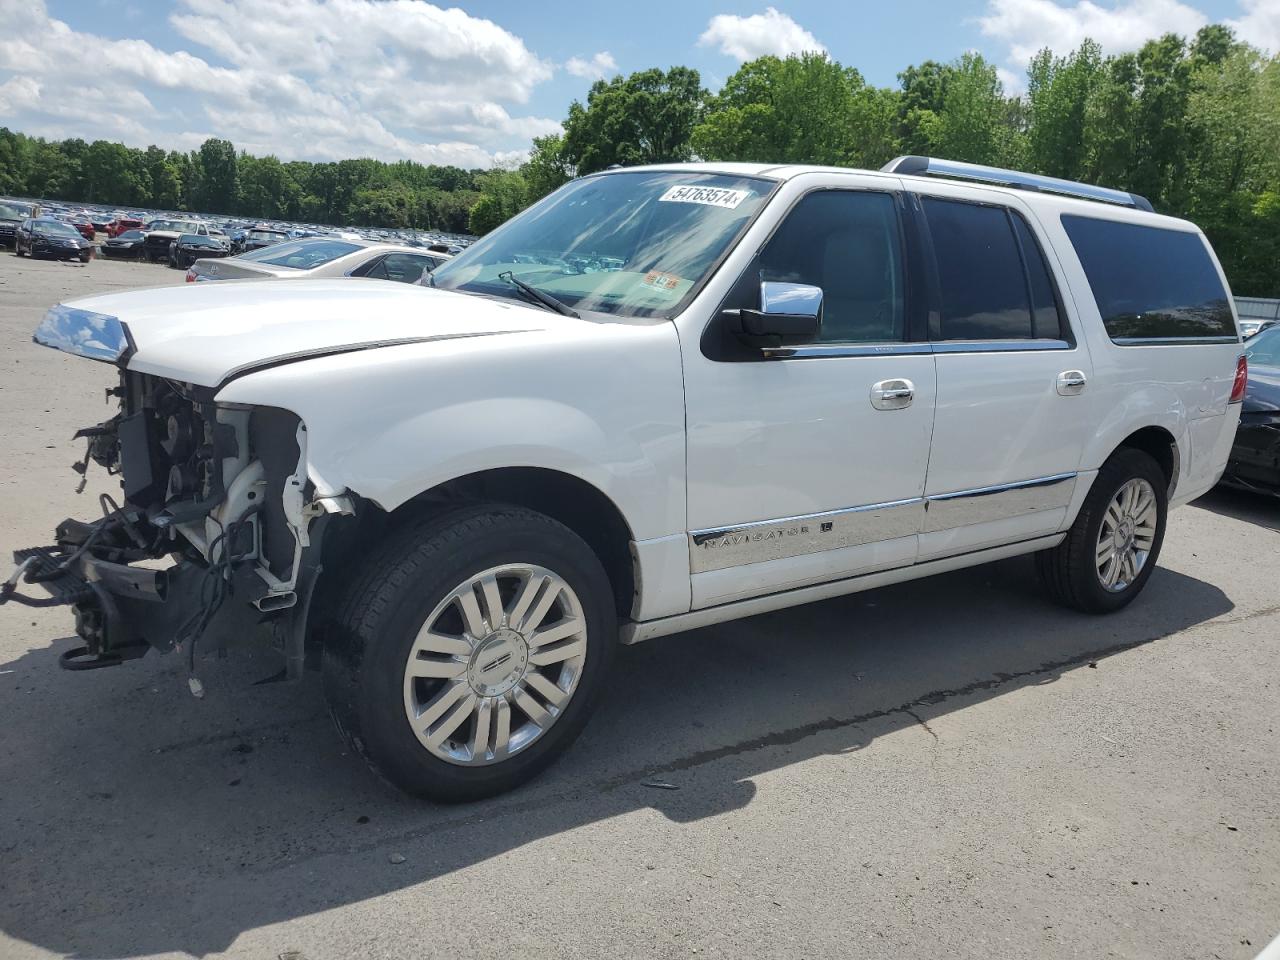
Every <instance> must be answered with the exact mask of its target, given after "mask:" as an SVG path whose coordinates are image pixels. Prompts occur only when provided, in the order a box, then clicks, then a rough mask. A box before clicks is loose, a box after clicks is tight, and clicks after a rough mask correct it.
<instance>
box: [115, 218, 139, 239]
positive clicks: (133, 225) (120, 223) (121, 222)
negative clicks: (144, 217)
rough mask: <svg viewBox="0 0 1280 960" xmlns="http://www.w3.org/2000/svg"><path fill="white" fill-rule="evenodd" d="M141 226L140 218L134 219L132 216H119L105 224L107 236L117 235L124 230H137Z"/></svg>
mask: <svg viewBox="0 0 1280 960" xmlns="http://www.w3.org/2000/svg"><path fill="white" fill-rule="evenodd" d="M140 227H142V221H141V220H134V219H133V218H132V217H119V218H117V219H115V220H112V221H111V222H110V223H108V224H107V236H108V237H118V236H120V234H122V233H124V232H125V231H126V230H137V229H139V228H140Z"/></svg>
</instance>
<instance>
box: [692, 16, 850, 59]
mask: <svg viewBox="0 0 1280 960" xmlns="http://www.w3.org/2000/svg"><path fill="white" fill-rule="evenodd" d="M698 46H700V47H719V48H720V52H721V53H723V54H725V55H726V56H730V57H734V58H736V59H738V60H741V61H744V62H745V61H747V60H754V59H755V58H756V57H763V56H766V55H770V54H772V55H773V56H775V57H785V56H788V55H789V54H798V53H805V52H813V53H826V52H827V48H826V47H824V46H823V45H822V44H820V43H819V42H818V39H817V37H815V36H814V35H813V34H812V33H810V32H809V31H808V30H806V29H805V28H804V27H802V26H800V24H798V23H796V22H795V21H794V20H792V19H791V18H790V17H789V16H787V15H786V14H785V13H779V12H778V11H777V10H776V9H774V8H773V7H768V8H767V9H766V10H765V12H764V13H757V14H753V15H752V16H749V17H739V16H736V15H734V14H731V13H721V14H717V15H716V16H714V17H712V18H711V22H710V23H708V24H707V29H706V31H705V32H704V33H703V34H702V36H700V37H699V38H698Z"/></svg>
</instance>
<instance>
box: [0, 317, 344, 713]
mask: <svg viewBox="0 0 1280 960" xmlns="http://www.w3.org/2000/svg"><path fill="white" fill-rule="evenodd" d="M41 342H45V341H41ZM49 345H55V344H49ZM60 348H62V349H65V347H60ZM75 352H80V353H83V350H79V349H78V350H76V351H75ZM97 358H99V359H108V358H107V357H105V356H102V357H97ZM114 359H116V360H117V362H118V361H119V359H120V355H119V354H117V356H116V357H115V358H114ZM109 393H110V394H112V395H114V396H116V397H118V398H119V402H120V411H119V413H117V414H116V415H115V416H113V417H111V418H110V419H109V420H107V421H105V422H103V423H101V424H98V425H96V426H93V427H90V428H86V429H85V430H82V431H80V432H79V433H78V434H77V436H79V437H83V438H85V439H86V443H87V451H86V455H85V459H84V461H83V462H82V463H81V464H78V465H77V467H76V469H77V470H78V471H79V472H81V473H84V472H85V471H86V470H87V469H88V468H89V465H90V464H91V463H96V464H97V465H99V466H100V467H102V468H104V469H106V470H107V471H108V473H110V474H118V475H119V477H120V482H121V488H122V491H123V498H122V502H121V503H119V504H117V503H116V501H115V500H113V499H112V498H111V497H109V496H107V495H105V494H104V495H103V496H102V497H101V498H100V503H101V506H102V511H103V516H102V517H100V518H99V519H97V520H94V521H92V522H81V521H78V520H71V519H68V520H65V521H63V523H61V524H60V525H59V526H58V528H57V532H56V535H55V541H56V542H55V543H54V544H53V545H52V546H47V547H38V548H32V549H28V550H20V551H16V552H15V555H14V558H15V560H16V561H17V562H18V569H17V570H16V571H15V573H14V575H13V576H12V577H10V579H9V581H8V582H6V583H5V584H4V585H3V586H0V602H4V601H6V600H9V601H14V602H19V603H24V604H28V605H33V606H50V605H55V604H59V603H67V604H70V605H71V606H72V607H73V609H74V611H75V623H76V633H77V634H78V635H79V636H80V638H81V639H82V640H83V641H84V645H83V646H82V647H79V648H77V649H74V650H70V651H67V652H66V653H64V654H63V656H62V664H63V666H65V667H67V668H68V669H81V670H83V669H92V668H96V667H102V666H109V665H113V664H117V663H121V662H122V661H124V660H127V659H130V658H134V657H138V656H141V655H142V654H143V653H145V652H146V651H147V650H149V649H152V648H154V649H157V650H161V651H170V650H173V649H175V648H179V647H184V646H185V649H186V651H187V654H188V656H189V658H190V663H191V666H192V670H193V673H192V690H193V692H196V693H199V690H200V687H199V682H198V681H197V680H195V677H194V664H195V652H196V647H197V644H199V645H200V647H201V649H210V648H213V649H224V648H225V647H227V646H228V645H230V644H231V643H233V642H234V643H239V642H243V641H245V640H248V639H251V638H256V637H261V636H265V637H267V638H269V639H271V640H273V641H274V642H275V643H276V644H277V645H278V646H279V647H280V649H281V650H282V652H283V653H284V655H285V670H284V673H285V675H286V676H288V677H296V676H297V675H298V674H299V673H300V672H301V670H302V666H303V659H304V651H305V638H306V630H307V611H308V609H309V607H310V599H311V591H312V590H313V588H314V586H315V583H316V579H317V577H318V575H319V573H320V565H319V559H318V558H319V554H320V551H319V541H320V538H321V537H322V536H323V532H324V529H325V527H326V525H327V523H328V522H329V519H330V518H331V517H332V516H333V515H335V514H349V513H351V511H352V507H351V503H350V501H348V500H347V498H345V497H326V498H317V497H316V496H315V491H314V488H313V486H312V485H311V483H310V482H309V481H308V479H307V474H306V443H307V437H306V427H305V426H304V425H303V424H302V422H301V421H300V420H299V418H298V417H297V416H295V415H294V414H292V413H290V412H288V411H286V410H280V409H275V408H268V407H248V406H244V405H238V404H219V403H217V402H216V401H215V400H214V390H212V389H210V388H207V387H200V386H194V385H191V384H185V383H178V382H175V381H173V380H169V379H166V378H162V377H155V376H149V375H146V374H141V373H136V372H129V371H122V374H121V382H120V386H119V387H117V388H115V389H114V390H111V391H109ZM82 486H83V484H82ZM21 583H28V584H41V585H43V586H44V587H45V588H46V589H47V590H48V592H49V594H50V596H49V597H48V598H47V599H46V598H35V597H31V596H28V595H25V594H23V593H21V592H19V589H18V587H19V585H20V584H21Z"/></svg>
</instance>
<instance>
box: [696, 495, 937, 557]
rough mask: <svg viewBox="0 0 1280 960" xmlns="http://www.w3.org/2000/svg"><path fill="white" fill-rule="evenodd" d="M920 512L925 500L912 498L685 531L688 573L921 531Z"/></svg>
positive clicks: (921, 515) (796, 555)
mask: <svg viewBox="0 0 1280 960" xmlns="http://www.w3.org/2000/svg"><path fill="white" fill-rule="evenodd" d="M923 516H924V499H923V498H922V497H914V498H912V499H910V500H895V501H892V502H890V503H873V504H868V505H867V506H864V507H849V508H848V509H845V510H830V511H827V512H826V513H811V514H808V515H807V516H802V517H784V518H782V519H780V520H762V521H759V522H757V523H743V524H738V525H737V526H733V527H721V528H718V529H712V530H694V531H692V532H690V534H689V569H690V572H692V573H706V572H708V571H710V570H723V569H725V568H726V567H736V566H739V565H741V564H744V563H760V562H762V561H766V560H783V559H786V558H788V557H799V556H803V555H804V554H807V553H821V552H822V551H824V550H836V549H838V548H840V547H856V546H860V545H861V544H864V543H874V542H876V541H879V540H893V539H896V538H897V537H909V536H911V535H913V534H915V533H916V532H918V531H919V529H920V521H921V519H922V517H923Z"/></svg>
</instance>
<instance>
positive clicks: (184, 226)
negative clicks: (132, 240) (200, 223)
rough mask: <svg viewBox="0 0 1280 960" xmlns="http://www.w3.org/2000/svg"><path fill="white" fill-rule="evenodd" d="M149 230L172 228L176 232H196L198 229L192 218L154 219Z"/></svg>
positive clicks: (148, 227)
mask: <svg viewBox="0 0 1280 960" xmlns="http://www.w3.org/2000/svg"><path fill="white" fill-rule="evenodd" d="M147 229H148V230H172V231H174V232H175V233H195V231H196V230H197V229H198V228H197V227H196V225H195V224H194V223H192V222H191V221H190V220H152V221H151V223H150V224H149V225H148V226H147Z"/></svg>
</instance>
